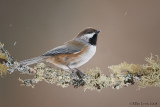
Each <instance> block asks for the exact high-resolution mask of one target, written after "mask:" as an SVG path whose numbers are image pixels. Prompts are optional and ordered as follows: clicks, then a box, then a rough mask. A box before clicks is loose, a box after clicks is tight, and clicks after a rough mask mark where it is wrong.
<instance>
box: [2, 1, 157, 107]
mask: <svg viewBox="0 0 160 107" xmlns="http://www.w3.org/2000/svg"><path fill="white" fill-rule="evenodd" d="M159 10H160V0H0V41H1V42H2V43H4V44H5V48H6V49H7V50H8V51H9V52H10V53H11V55H13V56H14V58H15V59H17V60H18V61H20V60H24V59H27V58H32V57H35V56H39V55H41V54H43V53H44V52H46V51H48V50H50V49H52V48H54V47H56V46H58V45H61V44H63V43H64V42H66V41H68V40H70V39H72V38H73V37H74V36H76V35H77V34H78V33H79V32H80V31H81V30H83V29H84V28H86V27H93V28H96V29H100V30H101V33H100V34H99V37H98V44H97V53H96V55H95V56H94V58H92V59H91V61H89V62H88V63H87V64H85V65H84V66H82V67H80V69H83V70H85V69H91V68H95V67H99V68H101V70H102V71H103V72H104V73H105V74H110V72H109V70H108V68H107V67H108V66H110V65H115V64H119V63H121V62H123V61H126V62H128V63H135V64H144V63H145V61H144V58H145V57H149V56H150V54H151V53H153V54H156V55H159V56H160V48H159V47H160V11H159ZM19 77H22V78H23V79H24V78H32V76H25V75H21V74H19V72H15V73H13V74H12V75H7V76H4V78H0V107H118V106H119V107H121V106H123V107H130V106H131V107H133V106H136V105H132V104H131V103H132V102H143V103H150V102H157V103H158V104H157V105H155V106H154V105H152V106H154V107H159V106H160V92H159V90H160V89H159V88H154V87H151V88H145V89H141V90H137V89H138V88H137V86H136V85H135V86H129V87H127V88H123V89H120V90H113V89H111V88H106V89H103V90H102V91H101V92H97V91H89V90H88V91H86V92H83V88H78V89H74V88H73V87H68V88H61V87H59V86H56V85H50V84H47V83H45V82H41V83H38V84H37V85H36V87H35V88H34V89H32V88H31V87H23V86H20V82H19V81H18V78H19ZM143 107H148V106H147V105H146V106H145V105H143Z"/></svg>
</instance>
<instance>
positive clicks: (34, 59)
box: [19, 56, 44, 65]
mask: <svg viewBox="0 0 160 107" xmlns="http://www.w3.org/2000/svg"><path fill="white" fill-rule="evenodd" d="M43 58H44V57H43V56H38V57H34V58H31V59H27V60H24V61H20V62H19V63H20V64H22V65H32V64H35V63H38V62H40V61H42V60H43Z"/></svg>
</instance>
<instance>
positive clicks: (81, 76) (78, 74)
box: [75, 68, 85, 78]
mask: <svg viewBox="0 0 160 107" xmlns="http://www.w3.org/2000/svg"><path fill="white" fill-rule="evenodd" d="M75 69H76V70H77V71H76V74H77V76H78V77H79V78H83V77H84V76H85V74H84V73H83V72H81V71H80V70H79V69H77V68H75Z"/></svg>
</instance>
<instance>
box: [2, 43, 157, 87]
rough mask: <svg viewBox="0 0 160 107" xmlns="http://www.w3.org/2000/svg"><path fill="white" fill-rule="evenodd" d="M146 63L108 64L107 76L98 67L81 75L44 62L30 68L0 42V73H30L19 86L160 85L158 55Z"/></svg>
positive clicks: (147, 59) (148, 59) (149, 58)
mask: <svg viewBox="0 0 160 107" xmlns="http://www.w3.org/2000/svg"><path fill="white" fill-rule="evenodd" d="M145 61H146V64H143V65H138V64H128V63H127V62H123V63H121V64H119V65H112V66H109V67H108V68H109V71H110V72H111V74H110V75H109V76H107V75H105V74H103V73H102V71H101V70H100V69H99V68H96V69H90V70H86V71H83V73H84V75H83V74H81V73H79V72H76V74H74V73H71V72H67V71H63V70H60V69H55V68H51V67H48V66H47V65H45V64H44V63H38V64H37V65H35V66H34V67H33V68H31V67H29V66H25V65H20V64H19V63H18V62H17V61H16V60H14V58H13V57H12V56H11V55H10V54H9V53H8V52H7V51H6V50H5V49H4V45H3V44H1V43H0V74H1V75H5V74H7V73H10V74H11V73H13V72H17V71H19V72H22V73H23V74H32V75H34V77H33V78H32V79H25V80H22V79H21V78H19V81H21V82H22V85H25V86H31V87H35V84H37V83H38V82H40V81H45V82H46V83H49V84H57V85H59V86H61V87H63V88H64V87H68V86H73V87H75V88H78V87H83V88H84V90H87V89H89V90H101V89H103V88H107V87H111V88H113V89H120V88H123V87H128V86H129V85H134V84H135V83H137V85H138V87H139V88H146V87H151V86H154V87H160V59H159V57H158V56H155V57H153V55H151V57H147V58H145Z"/></svg>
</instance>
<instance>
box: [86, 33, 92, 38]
mask: <svg viewBox="0 0 160 107" xmlns="http://www.w3.org/2000/svg"><path fill="white" fill-rule="evenodd" d="M94 34H95V33H91V34H85V35H84V36H85V37H87V38H92V37H93V35H94Z"/></svg>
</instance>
